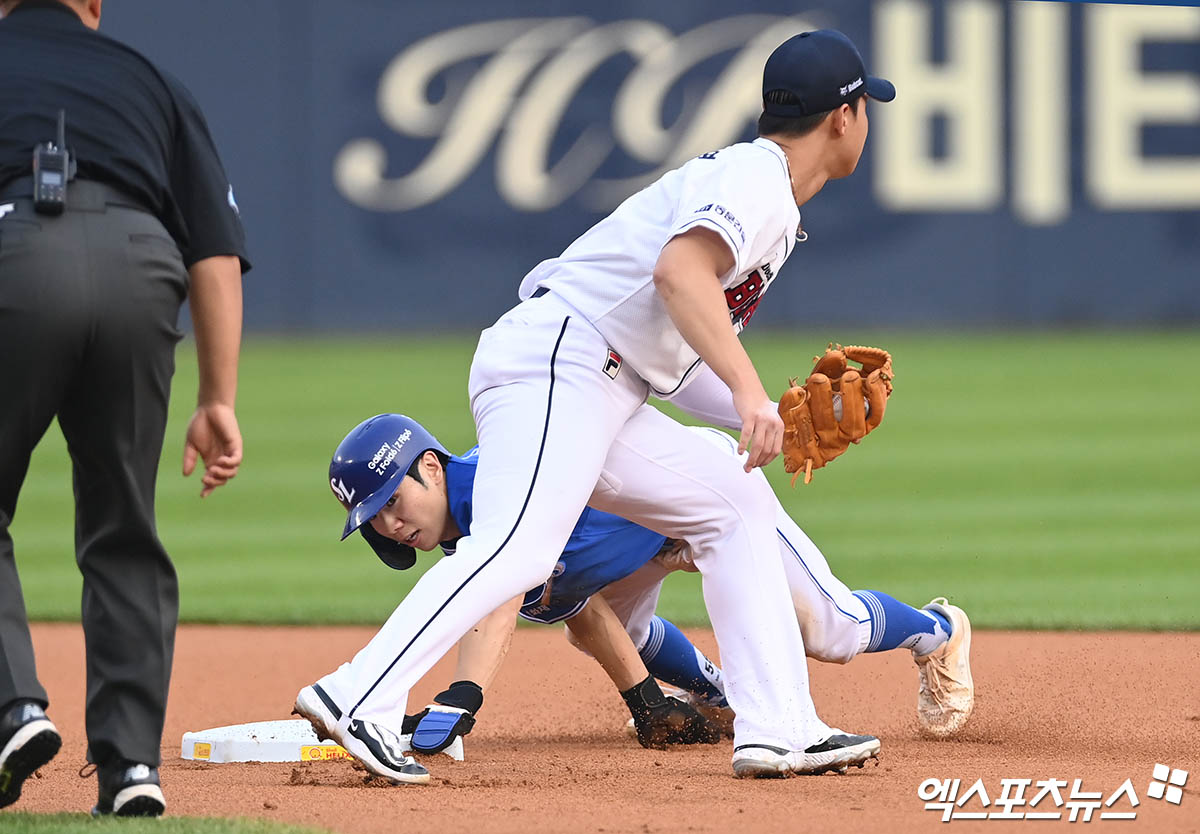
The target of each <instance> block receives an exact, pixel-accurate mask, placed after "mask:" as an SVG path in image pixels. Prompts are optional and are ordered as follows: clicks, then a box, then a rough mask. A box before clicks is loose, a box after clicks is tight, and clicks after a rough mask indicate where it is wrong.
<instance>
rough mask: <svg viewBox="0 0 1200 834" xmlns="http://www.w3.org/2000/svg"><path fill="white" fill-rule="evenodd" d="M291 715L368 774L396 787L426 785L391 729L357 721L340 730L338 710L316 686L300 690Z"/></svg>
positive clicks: (422, 771)
mask: <svg viewBox="0 0 1200 834" xmlns="http://www.w3.org/2000/svg"><path fill="white" fill-rule="evenodd" d="M292 713H293V714H294V715H299V716H300V717H301V718H306V719H308V723H309V724H311V725H312V728H313V732H315V733H316V734H317V738H319V739H328V740H330V741H335V742H337V743H338V744H340V745H342V747H344V748H346V752H347V753H349V754H350V755H351V756H353V757H354V758H355V759H357V760H358V761H359V762H360V763H361V764H362V765H363V767H365V768H366V769H367V770H369V771H370V772H371V773H374V774H375V775H377V776H382V777H383V778H384V779H389V780H391V781H392V782H394V783H396V784H406V785H427V784H429V771H428V770H426V769H425V767H424V765H421V764H419V763H418V762H417V760H416V759H414V758H413V757H412V756H409V755H408V754H407V752H406V749H405V745H404V742H403V741H402V740H401V739H400V736H398V735H396V734H395V733H393V732H392V731H391V730H389V729H387V728H386V727H383V726H380V725H379V724H372V723H371V722H369V721H359V720H358V719H352V720H351V721H350V723H349V724H347V725H346V728H345V730H342V729H340V726H341V719H342V710H341V709H340V708H339V707H338V705H337V704H336V703H335V702H334V700H333V699H332V698H330V697H329V694H328V693H327V692H326V691H325V690H324V689H322V688H321V685H320V684H319V683H314V684H312V685H311V686H306V687H304V688H303V689H301V690H300V694H298V695H297V696H296V706H295V708H294V709H293V710H292Z"/></svg>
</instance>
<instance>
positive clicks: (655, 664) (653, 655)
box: [638, 617, 725, 706]
mask: <svg viewBox="0 0 1200 834" xmlns="http://www.w3.org/2000/svg"><path fill="white" fill-rule="evenodd" d="M638 654H640V655H641V656H642V661H643V662H644V663H645V664H646V668H647V669H649V670H650V674H651V675H654V677H656V678H658V679H659V680H660V681H666V682H667V683H669V684H672V685H674V686H678V687H679V688H680V689H686V690H688V691H689V692H694V693H695V694H697V695H699V696H701V697H702V698H705V699H706V700H708V701H709V702H711V703H713V704H715V705H718V706H724V705H725V686H724V684H723V683H722V682H721V670H720V669H719V668H718V667H717V664H715V663H713V662H712V661H711V660H709V659H708V658H707V657H705V656H704V654H703V653H702V652H701V651H700V650H699V649H697V648H696V647H695V646H693V645H692V641H690V640H688V639H687V638H686V637H684V636H683V632H682V631H680V630H679V629H678V628H676V627H675V624H674V623H672V622H671V621H670V620H664V619H663V618H662V617H654V618H652V619H651V620H650V634H649V636H648V637H647V638H646V644H645V645H644V646H642V647H641V649H639V650H638Z"/></svg>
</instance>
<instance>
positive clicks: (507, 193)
mask: <svg viewBox="0 0 1200 834" xmlns="http://www.w3.org/2000/svg"><path fill="white" fill-rule="evenodd" d="M814 28H819V26H818V25H817V24H816V22H815V21H814V20H812V19H806V18H803V17H794V16H793V17H788V16H779V15H739V16H736V17H728V18H724V19H722V20H717V21H713V22H711V23H706V24H704V25H702V26H698V27H696V28H695V29H692V30H690V31H688V32H685V33H683V34H680V35H677V36H676V35H673V34H672V33H671V32H670V31H669V30H668V29H666V28H665V27H664V26H662V25H661V24H659V23H655V22H653V21H649V20H623V21H617V22H613V23H605V24H598V23H596V22H595V21H592V20H589V19H587V18H583V17H561V18H528V19H512V20H495V21H487V22H482V23H472V24H469V25H467V26H461V27H458V28H456V29H449V30H446V31H443V32H439V33H437V34H434V35H431V36H429V37H427V38H424V39H423V40H420V41H418V42H416V43H414V44H412V45H411V46H409V47H407V48H406V49H405V50H404V51H403V52H401V53H400V54H399V55H398V56H396V58H394V59H393V60H392V61H391V63H390V64H389V65H388V67H387V69H386V70H385V71H384V73H383V76H382V78H381V79H380V83H379V91H378V104H379V114H380V116H381V117H382V119H383V121H384V123H385V124H386V125H387V126H388V127H390V128H391V129H392V130H394V131H396V132H397V133H399V134H401V135H403V136H406V137H416V138H429V139H434V140H435V141H434V144H433V146H432V148H431V149H430V150H429V152H428V154H427V155H426V156H425V158H424V159H422V160H421V161H420V162H419V163H418V164H417V166H416V167H415V168H413V169H412V170H411V171H410V172H409V173H407V174H403V175H401V176H398V177H389V176H388V168H389V164H388V155H387V151H386V150H385V149H384V147H383V145H382V144H381V143H380V142H378V141H376V140H375V139H369V138H363V139H354V140H351V141H350V142H348V143H347V144H346V145H345V146H344V147H343V148H342V149H341V151H340V152H339V153H338V154H337V156H336V158H335V159H334V163H333V178H334V183H335V185H336V186H337V189H338V191H339V192H341V194H342V195H343V196H344V197H345V198H346V199H347V200H349V201H350V202H352V203H354V204H355V205H357V206H360V207H362V208H366V209H373V210H375V211H408V210H410V209H415V208H419V207H421V206H425V205H428V204H430V203H433V202H435V201H437V200H439V199H441V198H442V197H444V196H446V195H447V194H449V193H450V192H451V191H453V190H454V189H455V188H456V187H458V186H459V185H460V184H461V183H462V182H463V180H465V179H466V178H467V177H468V176H470V175H471V173H472V172H473V171H474V170H475V169H476V168H477V167H478V165H479V163H480V161H481V160H482V159H483V158H484V156H485V155H486V154H487V153H488V151H489V150H490V149H491V148H492V147H493V145H495V147H496V188H497V190H498V191H499V193H500V195H501V196H502V197H503V198H504V199H505V200H506V201H507V202H508V203H510V204H511V205H512V206H514V207H516V208H518V209H522V210H525V211H546V210H548V209H551V208H554V207H555V206H557V205H559V204H561V203H562V202H563V201H564V200H566V199H568V198H569V197H571V196H572V195H574V194H576V193H579V194H580V197H581V198H582V199H584V200H585V201H586V203H587V205H588V206H589V207H590V208H594V209H596V210H601V211H603V210H608V209H611V208H612V207H613V206H615V205H616V204H617V203H619V202H620V201H621V200H623V199H625V197H627V196H628V195H629V194H631V193H633V192H634V191H636V190H638V189H639V188H642V187H643V186H645V185H647V184H648V183H650V182H652V181H653V180H655V179H656V178H658V177H659V176H661V175H662V174H663V173H664V172H666V171H668V170H670V169H671V168H674V167H677V166H678V165H679V164H680V163H681V162H683V161H684V160H687V159H689V158H691V157H693V156H696V155H697V154H700V153H703V152H704V151H708V150H712V149H713V148H718V147H722V146H724V145H727V144H729V143H731V142H734V141H736V140H737V139H738V138H739V137H740V136H741V135H742V133H743V131H744V130H745V128H746V125H747V124H748V123H749V122H750V121H752V120H753V119H755V118H756V117H757V116H758V113H759V111H760V109H761V100H762V95H761V83H762V65H763V62H764V61H765V60H766V58H767V56H768V55H770V53H771V51H772V50H773V49H774V48H775V47H776V46H778V45H779V44H780V43H782V42H783V41H784V40H786V39H787V38H789V37H791V36H792V35H794V34H796V33H797V32H801V31H804V30H806V29H814ZM726 53H730V58H729V60H728V62H727V63H726V64H725V66H724V68H723V69H722V70H720V71H719V72H718V74H717V75H716V76H715V77H711V78H706V79H705V87H704V89H703V90H701V91H699V93H700V94H698V95H697V94H694V92H695V91H693V90H692V89H691V88H688V87H685V89H684V96H683V98H684V106H683V111H682V112H681V113H680V115H679V116H678V117H677V118H676V119H675V120H674V121H673V122H672V123H671V124H663V122H662V114H663V110H664V101H665V99H666V97H667V94H668V93H669V92H670V91H671V90H672V88H674V87H676V86H677V85H679V84H680V83H681V82H682V80H683V77H684V75H685V74H686V73H687V72H688V71H689V70H692V69H693V68H695V67H696V66H697V65H699V64H701V63H702V62H705V61H707V60H709V59H711V58H713V57H714V56H718V55H724V54H726ZM618 55H628V56H630V57H631V58H632V59H633V61H634V67H633V69H632V70H631V71H630V72H629V74H628V75H627V76H626V77H625V79H624V81H623V82H622V83H621V85H620V87H619V88H618V89H617V90H616V91H615V95H614V97H613V106H612V115H611V120H610V122H609V123H608V124H593V125H590V126H588V128H587V129H586V130H584V131H583V133H582V135H580V136H579V137H578V138H577V139H576V140H575V142H574V144H572V145H571V147H570V148H569V149H568V150H567V151H566V152H565V153H563V154H562V155H561V156H560V157H559V158H558V160H557V161H556V162H554V164H553V165H551V164H550V160H549V156H550V146H551V143H552V141H553V140H554V137H555V134H556V133H557V131H558V129H559V127H560V125H561V123H562V120H563V114H564V113H565V112H566V110H567V108H568V106H569V105H570V104H571V101H572V100H573V98H574V97H575V96H576V95H577V94H578V92H579V90H580V88H581V87H582V86H583V85H584V84H585V83H586V82H587V81H588V79H589V77H590V76H591V75H592V74H593V73H594V72H595V71H596V70H597V69H598V68H599V67H600V66H601V65H602V64H604V63H605V62H606V61H608V60H609V59H611V58H614V57H615V56H618ZM480 59H482V63H481V64H480V65H479V68H478V70H477V71H476V72H474V74H473V75H471V76H469V77H464V75H462V74H461V73H456V72H455V71H456V70H462V69H463V68H464V66H463V65H466V64H467V63H468V62H471V61H476V62H478V61H479V60H480ZM438 78H442V79H444V80H445V88H446V89H445V94H444V95H442V96H440V97H439V98H438V100H436V101H434V100H431V97H430V88H431V85H432V84H433V82H434V80H435V79H438ZM614 151H620V152H623V153H624V154H626V155H627V156H628V157H630V158H632V159H633V160H636V161H637V162H639V163H642V164H644V165H646V166H648V168H647V170H646V171H645V172H644V173H641V174H639V175H637V176H633V177H628V178H624V179H603V178H598V177H596V172H597V171H598V170H599V168H600V166H601V165H602V164H603V163H604V161H605V160H606V159H608V158H609V157H610V155H612V154H613V153H614Z"/></svg>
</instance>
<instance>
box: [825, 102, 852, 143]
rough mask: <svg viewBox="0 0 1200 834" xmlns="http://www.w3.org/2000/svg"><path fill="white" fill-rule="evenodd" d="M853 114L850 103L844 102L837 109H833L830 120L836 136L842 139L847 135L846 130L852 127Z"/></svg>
mask: <svg viewBox="0 0 1200 834" xmlns="http://www.w3.org/2000/svg"><path fill="white" fill-rule="evenodd" d="M852 115H853V114H852V113H851V112H850V105H849V104H843V105H842V106H841V107H839V108H838V109H837V110H834V111H833V114H832V117H831V118H830V122H831V128H832V130H833V136H834V138H836V139H840V138H841V137H843V136H845V135H846V131H848V130H849V129H850V117H851V116H852Z"/></svg>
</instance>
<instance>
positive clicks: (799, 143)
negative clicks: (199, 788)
mask: <svg viewBox="0 0 1200 834" xmlns="http://www.w3.org/2000/svg"><path fill="white" fill-rule="evenodd" d="M868 97H870V98H872V99H876V100H879V101H890V100H891V99H892V98H894V97H895V88H894V87H893V86H892V85H891V83H889V82H887V81H884V80H883V79H879V78H873V77H868V76H867V74H866V71H865V68H864V65H863V62H862V58H861V57H860V56H859V53H858V51H857V50H856V49H855V47H854V45H853V44H852V43H851V42H850V41H849V39H848V38H846V37H845V36H844V35H842V34H841V33H839V32H835V31H832V30H822V31H818V32H806V33H803V34H801V35H797V36H795V37H793V38H791V39H789V40H788V41H786V42H785V43H784V44H782V45H781V46H780V47H778V48H777V49H776V50H775V52H773V53H772V55H771V56H770V58H769V59H768V60H767V63H766V66H765V68H764V73H763V108H764V113H763V116H762V117H761V118H760V121H759V134H760V137H759V138H758V139H757V140H755V141H754V142H750V143H740V144H736V145H732V146H730V147H727V148H724V149H721V150H718V151H714V152H712V153H707V154H704V155H702V156H700V157H698V158H696V159H693V160H691V161H690V162H688V163H686V164H684V165H683V166H682V167H680V168H678V169H676V170H674V171H671V172H669V173H667V174H665V175H664V176H663V177H662V178H661V179H659V180H658V181H657V182H655V183H654V184H652V185H650V186H648V187H647V188H645V189H643V190H642V191H640V192H638V193H637V194H634V195H633V196H632V197H630V198H629V199H627V200H626V201H625V202H624V203H622V204H621V205H620V206H619V207H618V208H617V209H616V210H615V211H614V212H613V213H612V214H611V215H609V216H608V217H607V218H606V219H604V220H602V221H601V222H600V223H598V224H597V225H596V226H594V227H592V228H591V229H590V230H588V231H587V232H586V233H584V234H583V235H582V236H581V237H580V238H579V239H578V240H576V241H575V242H574V243H572V244H571V246H569V247H568V248H567V250H566V251H565V252H563V254H562V255H561V256H559V257H558V258H554V259H552V260H549V261H545V262H543V263H541V264H539V265H538V266H537V267H536V268H534V269H533V271H531V272H530V273H529V274H528V275H527V276H526V277H525V280H524V281H523V282H522V283H521V288H520V297H521V299H522V302H521V303H520V304H518V305H517V306H516V307H515V308H513V309H512V310H510V311H509V312H508V313H506V314H505V315H504V316H502V317H501V318H500V320H499V321H497V322H496V324H495V325H493V326H492V327H490V328H488V329H487V330H485V331H484V332H483V334H482V335H481V337H480V339H479V344H478V347H477V349H476V352H475V357H474V360H473V361H472V365H471V373H470V380H469V386H468V387H469V396H470V404H471V409H472V413H473V416H474V418H475V424H476V433H477V437H478V440H479V463H478V471H477V475H476V480H475V485H474V494H473V497H474V512H475V516H474V518H473V519H472V524H471V531H470V535H469V536H465V537H463V538H462V539H460V540H459V544H458V550H457V554H456V556H455V558H453V559H443V560H441V561H440V562H438V563H437V564H436V565H434V566H433V567H432V568H431V569H430V570H429V571H428V572H427V573H426V574H425V575H424V576H423V577H422V578H421V580H420V581H419V582H418V583H417V585H416V586H415V588H414V589H413V591H412V592H411V593H410V594H409V595H408V596H407V597H406V598H405V600H404V601H403V602H402V603H401V604H400V605H399V606H398V607H397V608H396V610H395V612H394V613H393V614H392V616H391V617H390V618H389V619H388V621H387V622H386V623H385V624H384V626H383V628H382V629H381V630H380V632H379V633H378V634H377V635H376V636H375V638H373V639H372V640H371V641H370V643H368V644H367V645H366V646H365V647H364V648H363V649H362V650H361V651H360V652H359V653H358V654H357V655H356V656H355V657H354V659H353V660H352V661H351V662H349V663H347V664H344V665H343V666H341V667H340V668H339V669H337V670H335V671H334V672H332V673H330V674H329V675H326V676H325V677H324V678H322V679H321V681H320V682H319V683H320V685H321V690H322V692H323V693H325V697H322V698H318V697H316V693H315V692H314V690H313V688H312V687H305V688H304V689H303V690H301V692H300V693H299V695H298V697H297V702H296V709H297V712H299V713H300V714H301V715H304V716H306V717H308V718H309V719H310V721H312V722H313V723H314V725H317V726H323V727H325V728H326V730H327V731H328V734H329V735H330V736H332V737H333V738H334V739H335V740H337V741H338V742H339V743H341V744H342V745H343V746H344V747H345V748H346V750H347V751H348V752H350V753H351V754H352V755H353V756H354V757H355V758H357V759H358V760H359V761H361V762H362V763H363V765H364V766H365V767H367V769H368V770H370V771H372V772H374V773H377V774H379V775H381V776H383V777H385V778H389V779H392V780H393V781H396V782H425V781H428V779H429V776H428V773H427V772H425V771H424V768H422V767H421V765H419V764H417V763H415V762H414V761H413V760H412V759H411V757H409V756H407V755H406V754H405V753H404V752H403V750H402V747H401V745H400V743H399V738H398V731H399V728H400V727H401V726H402V721H403V715H404V709H405V706H406V701H407V694H408V692H409V690H410V689H411V687H412V686H413V684H415V683H416V681H417V680H418V679H420V677H421V676H422V675H423V674H424V673H425V672H426V671H428V669H429V668H430V667H431V666H432V665H433V663H434V662H436V661H437V660H438V659H439V658H440V657H441V656H442V655H443V654H445V653H446V651H447V650H449V649H450V647H451V646H453V645H454V644H455V643H456V642H457V641H458V639H459V638H460V637H461V636H462V635H463V634H464V633H465V632H466V631H467V630H468V629H470V628H471V627H472V626H473V625H474V624H475V623H476V622H478V621H479V620H480V619H481V618H482V617H483V616H484V615H486V614H488V613H489V612H492V611H494V610H495V609H496V608H498V607H499V606H501V605H502V604H503V603H505V602H507V601H509V600H511V599H512V598H513V597H515V596H516V595H518V594H520V593H523V592H524V591H526V590H527V589H529V588H531V587H534V586H536V585H538V584H539V583H541V582H543V581H544V580H545V579H546V577H547V576H549V575H550V572H551V571H552V570H553V568H554V566H555V563H556V561H557V559H558V556H559V554H560V553H561V552H562V549H563V545H564V544H565V543H566V541H567V539H568V537H569V536H570V533H571V530H572V529H573V527H574V525H575V523H576V521H577V520H578V518H579V515H580V512H581V511H582V510H583V508H584V506H586V505H590V506H593V507H596V508H598V509H600V510H603V511H606V512H610V513H614V514H617V515H620V516H624V517H625V518H628V519H629V520H631V521H634V522H636V523H638V524H641V525H643V526H645V527H648V528H650V529H652V530H654V531H656V532H659V533H661V534H663V535H664V536H668V537H671V538H676V539H682V540H685V541H686V542H687V543H688V545H689V546H690V548H691V550H692V552H693V554H694V561H695V565H696V567H697V568H698V569H699V571H700V573H701V574H702V576H703V589H704V598H705V604H706V607H707V609H708V614H709V619H710V621H711V623H712V626H713V631H714V633H715V635H716V638H717V642H718V646H719V649H720V654H721V661H722V664H723V666H724V671H725V681H726V695H727V698H728V701H729V704H730V706H731V707H732V708H733V709H734V711H735V713H736V716H737V718H736V722H735V726H734V733H735V736H734V754H733V770H734V774H735V775H736V776H741V777H758V776H779V775H789V774H792V773H809V772H817V771H820V770H824V769H828V768H829V766H830V765H831V764H845V763H851V764H852V763H857V762H860V761H863V760H865V759H866V758H869V757H872V756H874V755H876V753H877V752H878V750H879V742H878V740H877V739H874V738H871V737H870V736H856V735H851V734H847V733H844V732H842V731H840V730H837V729H834V728H830V727H828V726H827V725H826V724H824V722H822V721H821V720H820V718H819V717H818V716H817V714H816V711H815V709H814V708H813V704H812V700H811V697H810V695H809V690H808V675H807V667H806V661H805V652H804V645H803V639H802V635H801V631H800V627H799V625H798V624H797V621H796V616H795V612H794V610H793V608H792V601H791V599H790V597H789V595H788V592H787V578H786V576H785V575H784V569H783V565H782V562H781V560H780V559H779V557H778V546H777V544H776V533H775V499H774V495H773V493H772V492H771V490H770V488H769V487H768V486H767V484H766V482H765V481H764V480H763V479H762V478H756V477H749V476H747V475H746V473H747V472H750V471H751V470H752V469H753V468H754V467H758V466H764V465H766V464H767V463H769V462H770V461H771V460H772V459H774V458H775V456H777V455H778V453H779V450H780V447H781V442H782V421H781V420H780V418H779V415H778V413H777V411H776V406H775V404H774V403H773V402H772V400H771V398H770V397H769V396H768V395H767V393H766V391H765V389H764V388H763V385H762V383H761V381H760V380H759V377H758V374H757V372H756V371H755V369H754V366H753V364H752V363H751V361H750V359H749V357H748V356H747V354H746V351H745V349H744V348H743V347H742V345H741V343H740V342H739V341H738V338H737V335H738V333H739V332H740V331H741V329H742V328H743V327H744V326H745V325H746V323H747V322H748V321H749V320H750V318H751V316H753V314H754V311H755V309H756V308H757V306H758V304H759V302H760V300H761V298H762V296H763V294H764V293H765V292H766V290H767V289H768V288H769V287H770V285H771V283H772V282H773V281H774V280H775V279H776V277H777V276H778V274H779V270H780V268H781V267H782V265H783V262H784V261H785V260H786V259H787V257H788V256H789V255H790V254H791V252H792V249H793V248H794V246H795V243H796V236H797V233H798V231H799V225H800V213H799V211H798V206H800V205H802V204H804V203H805V202H806V201H807V200H808V199H809V198H810V197H812V196H813V195H815V194H816V193H817V192H818V191H820V189H821V188H822V187H823V186H824V185H825V183H826V182H827V181H828V180H830V179H835V178H839V177H844V176H848V175H849V174H850V173H852V172H853V171H854V169H855V167H856V165H857V163H858V160H859V157H860V156H861V154H862V149H863V144H864V142H865V140H866V135H867V112H866V107H867V105H866V101H865V100H866V99H867V98H868ZM649 395H654V396H656V397H660V398H664V399H671V400H672V401H674V402H675V403H676V404H677V405H679V406H680V407H681V408H683V409H684V410H685V411H688V412H690V413H693V414H696V415H698V416H701V417H705V416H707V417H709V418H718V417H719V418H721V419H720V420H715V419H714V421H717V422H723V423H724V424H727V425H734V426H738V427H740V430H741V437H740V451H748V452H749V456H748V458H747V459H746V464H745V471H743V467H742V466H741V465H740V463H739V461H738V460H737V459H735V458H733V457H731V456H729V455H725V454H721V453H719V452H716V451H715V450H714V449H713V448H712V446H711V445H710V444H709V443H708V442H707V441H706V440H704V439H703V438H701V437H698V436H696V434H695V433H693V432H690V431H688V430H687V429H686V428H685V427H684V426H683V425H681V424H680V423H678V422H676V421H674V420H672V419H670V418H669V417H667V416H665V415H664V414H662V413H661V412H659V411H658V410H657V409H655V408H653V407H651V406H649V405H647V403H646V400H647V397H648V396H649ZM405 442H407V439H406V438H404V437H403V436H402V437H399V438H397V439H396V441H394V444H393V446H394V448H393V449H390V450H389V449H381V450H380V452H381V453H382V454H381V456H380V459H379V462H378V467H379V472H380V476H381V483H382V482H383V481H385V480H387V478H388V477H389V476H390V475H391V474H392V473H391V472H390V471H388V463H387V462H388V461H389V460H390V459H391V458H394V457H395V453H396V452H397V451H398V450H399V449H400V448H402V447H403V444H404V443H405ZM390 498H391V496H388V495H383V496H380V495H379V494H378V493H372V494H371V495H369V496H360V497H359V498H358V500H359V503H357V504H352V508H351V510H350V513H349V518H348V520H347V525H346V534H347V535H348V534H349V533H350V532H353V530H355V529H358V528H359V527H361V526H362V525H363V524H364V523H366V522H368V521H369V520H370V519H371V518H372V517H373V516H374V515H375V514H376V513H378V511H379V509H380V507H381V506H382V504H383V502H385V501H387V500H389V499H390ZM423 535H427V534H426V532H425V531H422V530H420V529H413V530H412V531H411V533H409V534H408V536H406V538H407V540H408V542H409V543H420V544H426V542H425V540H424V538H423Z"/></svg>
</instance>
